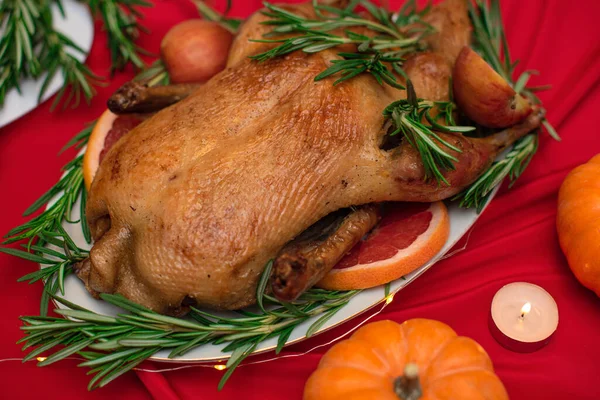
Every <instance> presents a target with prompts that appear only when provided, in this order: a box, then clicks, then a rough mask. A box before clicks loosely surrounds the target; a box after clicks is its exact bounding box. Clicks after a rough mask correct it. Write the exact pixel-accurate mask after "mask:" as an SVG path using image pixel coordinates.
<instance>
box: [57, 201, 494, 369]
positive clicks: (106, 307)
mask: <svg viewBox="0 0 600 400" xmlns="http://www.w3.org/2000/svg"><path fill="white" fill-rule="evenodd" d="M495 193H496V191H494V193H493V195H494V194H495ZM73 210H74V212H73V214H72V216H71V220H72V221H77V220H79V201H78V203H77V204H76V205H75V206H74V208H73ZM448 211H449V215H450V236H449V238H448V242H447V243H446V245H445V246H444V248H443V249H442V250H441V251H440V252H439V254H437V255H436V256H435V257H434V258H433V259H432V260H431V261H429V262H428V263H427V264H425V265H423V266H422V267H421V268H419V269H417V270H416V271H414V272H412V273H410V274H409V275H406V276H405V277H404V279H398V280H396V281H394V282H392V283H391V291H390V293H396V292H398V291H399V290H401V289H402V288H404V287H405V286H407V285H408V284H410V283H411V282H412V281H414V280H415V279H416V278H417V277H419V276H420V275H421V274H423V272H425V271H426V270H427V269H429V268H430V267H431V266H432V265H433V264H435V263H436V262H437V261H439V260H440V259H441V258H442V257H443V256H444V255H445V254H446V253H447V252H448V251H449V250H450V249H451V248H452V247H453V246H454V245H455V244H456V243H457V242H458V241H459V240H460V238H461V237H463V236H464V235H465V233H467V231H468V230H469V228H470V227H471V226H473V224H474V223H475V221H477V218H478V217H479V216H478V214H477V212H476V211H475V210H473V209H469V210H465V209H461V208H459V207H458V206H457V205H456V204H454V203H449V204H448ZM63 226H64V228H65V229H66V231H67V233H68V234H69V235H70V236H71V238H73V240H74V241H75V243H76V244H77V245H78V246H79V247H80V248H83V249H89V248H91V246H90V245H89V244H87V243H86V241H85V239H84V238H83V235H82V233H81V228H80V225H79V224H69V223H66V222H65V223H64V224H63ZM64 297H65V298H66V299H67V300H69V301H71V302H73V303H75V304H78V305H80V306H83V307H85V308H87V309H89V310H92V311H95V312H98V313H101V314H107V315H116V314H117V313H118V312H122V310H120V309H118V308H116V307H114V306H112V305H110V304H108V303H106V302H104V301H102V300H96V299H94V298H93V297H92V296H90V295H89V293H88V292H87V291H86V289H85V287H84V285H83V283H82V282H81V281H80V280H79V279H78V278H77V277H75V276H74V275H71V276H69V277H67V279H66V280H65V296H64ZM384 300H385V289H384V287H383V286H379V287H375V288H372V289H367V290H363V291H362V292H360V293H359V294H357V295H356V296H354V297H353V298H352V299H351V300H350V302H349V303H348V304H347V305H346V306H345V307H344V308H342V309H341V310H340V311H338V312H337V314H335V315H334V316H333V317H332V318H331V319H330V320H329V321H328V322H327V323H326V324H325V325H324V326H322V327H321V329H319V331H318V332H317V333H315V335H316V334H318V333H321V332H323V331H326V330H328V329H331V328H333V327H334V326H336V325H339V324H341V323H343V322H345V321H347V320H349V319H351V318H354V317H356V316H358V315H360V314H361V313H363V312H365V311H367V310H369V309H370V308H372V307H373V306H375V305H377V304H379V303H381V302H382V301H384ZM213 313H214V312H213ZM215 314H216V313H215ZM223 315H225V316H229V317H231V316H235V315H236V314H226V313H224V314H223ZM317 318H318V316H317V317H313V318H311V319H309V320H307V321H305V322H304V323H302V324H301V325H299V326H298V327H297V328H296V329H295V330H294V332H293V333H292V335H291V336H290V338H289V339H288V341H287V342H286V345H289V344H292V343H296V342H299V341H302V340H304V339H305V338H306V331H307V330H308V328H309V327H310V326H311V325H312V324H313V323H314V322H315V320H316V319H317ZM276 346H277V338H276V337H275V338H272V339H270V340H267V341H265V342H263V343H261V344H260V345H259V346H258V347H257V348H256V350H255V352H254V354H256V353H261V352H265V351H268V350H272V349H274V348H275V347H276ZM223 347H225V345H212V344H208V345H204V346H200V347H198V348H196V349H193V350H191V351H190V352H188V353H186V354H185V355H183V356H182V357H179V358H175V359H169V358H168V357H167V356H168V352H167V351H162V352H159V353H157V354H156V355H155V356H154V357H152V359H153V360H156V361H165V362H179V363H193V362H207V361H213V362H214V361H222V360H226V359H227V358H229V356H230V353H223V352H222V351H221V350H222V349H223Z"/></svg>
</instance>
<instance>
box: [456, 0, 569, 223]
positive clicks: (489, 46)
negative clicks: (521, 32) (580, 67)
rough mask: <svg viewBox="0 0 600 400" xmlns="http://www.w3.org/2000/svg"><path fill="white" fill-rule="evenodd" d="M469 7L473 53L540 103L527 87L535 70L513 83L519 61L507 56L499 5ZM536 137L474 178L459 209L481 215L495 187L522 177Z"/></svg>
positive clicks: (480, 0) (483, 2) (493, 0)
mask: <svg viewBox="0 0 600 400" xmlns="http://www.w3.org/2000/svg"><path fill="white" fill-rule="evenodd" d="M468 4H469V17H470V18H471V22H472V23H473V36H474V39H475V40H474V48H475V50H477V51H478V52H479V53H480V54H481V56H482V57H483V58H484V60H485V61H486V62H487V63H488V64H490V65H491V66H492V67H493V68H494V70H495V71H496V72H498V74H500V75H501V76H502V77H503V78H504V79H505V80H506V81H507V82H509V83H510V84H511V85H512V86H513V88H514V89H515V91H516V92H517V93H521V94H523V95H524V96H526V97H528V98H529V99H530V100H531V101H532V103H533V104H541V102H540V100H539V98H538V97H537V96H536V95H535V93H534V92H535V91H536V90H535V88H531V89H529V88H527V87H526V84H527V81H528V80H529V78H530V77H531V75H533V74H536V73H537V72H536V71H525V72H523V73H522V74H521V76H520V77H519V78H517V79H516V80H513V74H514V69H515V66H516V65H517V64H518V61H514V62H513V61H512V60H511V57H510V50H509V48H508V42H507V40H506V35H505V34H504V25H503V23H502V13H501V12H500V2H499V1H498V0H475V1H474V2H469V3H468ZM542 124H543V126H544V128H546V130H547V132H548V133H549V134H550V136H552V138H554V139H555V140H560V137H559V136H558V133H557V132H556V130H555V129H554V128H553V127H552V125H551V124H550V123H549V122H548V120H546V119H544V120H543V121H542ZM537 135H538V133H532V134H529V135H527V136H524V137H522V138H521V139H519V140H517V141H516V142H515V144H514V147H513V149H512V150H511V151H510V152H508V153H507V154H506V156H504V157H503V158H502V159H501V160H500V161H496V162H494V163H493V164H492V166H491V167H490V169H488V170H487V171H486V172H485V173H483V174H482V175H481V176H480V177H479V178H477V180H476V181H475V182H474V183H473V184H471V186H470V187H468V188H467V189H466V190H464V191H463V192H462V193H459V194H458V195H457V196H455V197H454V199H453V200H460V206H461V207H465V208H476V209H477V211H478V212H481V211H482V210H483V208H484V207H485V205H486V204H487V202H488V200H489V197H490V194H491V193H492V190H493V189H494V187H495V186H497V185H498V184H500V183H501V182H502V181H503V180H504V178H506V177H508V178H509V179H510V185H511V186H512V185H513V184H514V182H515V181H516V180H517V179H518V178H519V177H520V176H521V175H522V173H523V171H524V170H525V168H527V166H528V165H529V162H530V161H531V159H532V157H533V156H534V155H535V153H536V152H537V149H538V137H537Z"/></svg>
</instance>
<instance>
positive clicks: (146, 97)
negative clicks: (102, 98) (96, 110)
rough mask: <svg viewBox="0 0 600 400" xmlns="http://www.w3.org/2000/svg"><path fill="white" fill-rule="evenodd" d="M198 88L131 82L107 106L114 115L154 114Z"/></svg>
mask: <svg viewBox="0 0 600 400" xmlns="http://www.w3.org/2000/svg"><path fill="white" fill-rule="evenodd" d="M199 86H200V84H197V83H182V84H176V85H167V86H146V85H145V84H143V83H140V82H133V81H131V82H127V83H125V84H124V85H123V86H121V87H120V88H119V89H117V91H116V92H115V93H114V94H113V95H112V96H111V97H110V99H108V102H107V106H108V109H109V110H110V111H112V112H113V113H115V114H129V113H149V112H155V111H159V110H162V109H163V108H165V107H168V106H170V105H172V104H175V103H177V102H178V101H180V100H183V99H185V98H186V97H188V96H189V95H190V94H191V93H192V92H193V91H194V90H196V89H197V88H198V87H199Z"/></svg>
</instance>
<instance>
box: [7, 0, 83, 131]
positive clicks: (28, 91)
mask: <svg viewBox="0 0 600 400" xmlns="http://www.w3.org/2000/svg"><path fill="white" fill-rule="evenodd" d="M62 4H63V7H64V10H65V17H63V16H62V15H61V14H60V11H59V10H58V7H56V5H54V6H53V8H52V17H53V21H54V26H55V27H56V30H57V31H59V32H61V33H63V34H64V35H66V36H67V37H68V38H69V39H71V40H72V41H73V42H75V44H77V45H78V46H79V47H81V48H82V49H83V50H84V51H85V54H81V53H80V52H73V53H72V54H74V55H75V57H76V58H77V59H78V60H80V61H84V60H85V59H86V58H87V54H88V53H89V51H90V49H91V48H92V42H93V40H94V21H93V20H92V15H91V13H90V10H89V8H88V7H87V6H86V5H85V4H83V3H81V2H79V1H76V0H63V2H62ZM45 78H46V74H43V75H42V76H40V77H39V79H37V80H33V79H23V80H21V82H20V83H19V84H20V87H21V93H19V92H18V91H17V90H16V89H14V88H13V89H11V90H10V91H9V92H8V93H7V94H6V97H5V99H4V105H3V106H2V107H0V128H1V127H3V126H4V125H7V124H9V123H11V122H13V121H14V120H16V119H18V118H20V117H22V116H23V115H25V114H27V113H28V112H29V111H31V110H33V109H34V108H36V107H37V106H38V105H39V103H38V95H39V93H40V88H41V87H42V85H43V83H44V79H45ZM63 81H64V79H63V77H62V74H61V73H60V71H58V72H57V73H56V74H55V75H54V78H52V81H51V82H50V85H49V86H48V89H47V90H46V93H45V95H44V97H43V98H42V101H45V100H47V99H48V98H50V97H51V96H52V95H54V94H55V93H56V92H58V91H59V90H60V88H61V87H62V84H63Z"/></svg>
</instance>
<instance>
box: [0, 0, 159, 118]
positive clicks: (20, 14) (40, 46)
mask: <svg viewBox="0 0 600 400" xmlns="http://www.w3.org/2000/svg"><path fill="white" fill-rule="evenodd" d="M81 1H83V2H85V3H86V4H88V5H89V7H90V9H91V11H92V14H93V15H94V16H99V17H100V18H101V19H102V21H103V23H104V30H105V31H106V34H107V37H108V48H109V50H110V55H111V70H112V71H114V70H117V69H123V68H124V67H125V66H126V65H127V64H129V63H131V64H133V65H134V66H136V67H138V68H143V67H145V64H144V62H143V61H142V59H141V58H140V54H141V53H144V50H143V49H141V48H140V47H139V46H137V45H136V44H135V40H136V39H137V38H138V36H139V34H140V32H146V29H145V28H144V27H143V26H141V25H140V24H139V18H140V17H141V14H140V12H139V10H138V7H150V6H151V3H149V2H147V1H145V0H81ZM53 5H54V6H57V7H59V10H60V11H61V13H62V14H63V15H64V10H63V8H62V4H61V1H60V0H39V1H34V0H2V1H1V2H0V26H2V27H5V29H4V31H3V33H2V35H1V37H0V71H1V72H0V107H2V106H3V104H4V99H5V97H6V94H7V93H8V91H9V90H11V89H13V88H16V89H17V90H20V88H19V81H20V80H21V79H24V78H34V79H38V78H41V77H42V76H43V74H44V73H46V76H45V77H44V81H43V84H42V87H41V90H40V93H39V94H38V100H40V99H41V98H42V97H43V96H44V94H45V93H46V91H47V89H48V85H49V84H50V82H51V80H52V78H53V77H54V76H55V75H56V74H61V75H62V76H63V77H64V85H63V87H62V88H61V90H60V91H59V92H58V95H57V96H56V97H55V99H54V102H53V103H52V108H55V107H56V106H57V105H58V104H59V103H60V102H61V101H63V106H65V107H67V106H68V105H72V106H73V107H75V106H77V105H78V104H79V101H80V99H81V97H83V98H84V99H85V100H86V101H88V102H89V100H90V99H91V98H92V97H93V96H94V95H95V94H96V91H95V89H94V87H95V86H96V85H98V84H101V79H102V78H101V77H99V76H97V75H95V74H94V73H92V71H91V70H90V69H89V68H88V67H87V66H86V65H85V64H84V63H83V62H81V61H79V60H78V59H77V58H76V57H75V56H74V55H73V54H74V53H79V54H83V50H82V49H81V48H79V47H78V46H77V45H76V44H75V43H73V41H71V40H70V39H69V38H68V37H66V36H65V35H63V34H62V33H60V32H59V31H57V30H55V28H54V25H53V20H52V12H51V7H52V6H53ZM67 92H68V94H67V95H66V97H65V94H66V93H67Z"/></svg>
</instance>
